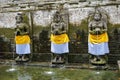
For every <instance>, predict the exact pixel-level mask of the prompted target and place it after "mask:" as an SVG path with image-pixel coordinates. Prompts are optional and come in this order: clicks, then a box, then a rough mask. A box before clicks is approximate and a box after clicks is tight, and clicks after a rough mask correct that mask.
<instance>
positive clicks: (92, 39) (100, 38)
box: [88, 33, 108, 44]
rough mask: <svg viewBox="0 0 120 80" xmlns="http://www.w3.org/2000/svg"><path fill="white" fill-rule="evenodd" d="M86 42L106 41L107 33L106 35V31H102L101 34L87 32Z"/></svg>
mask: <svg viewBox="0 0 120 80" xmlns="http://www.w3.org/2000/svg"><path fill="white" fill-rule="evenodd" d="M88 42H90V43H93V44H98V43H102V42H108V35H107V33H103V34H101V35H92V34H89V39H88Z"/></svg>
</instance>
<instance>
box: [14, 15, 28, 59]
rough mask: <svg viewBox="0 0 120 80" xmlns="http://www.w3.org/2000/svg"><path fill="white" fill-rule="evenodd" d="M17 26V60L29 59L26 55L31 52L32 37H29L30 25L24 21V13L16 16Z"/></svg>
mask: <svg viewBox="0 0 120 80" xmlns="http://www.w3.org/2000/svg"><path fill="white" fill-rule="evenodd" d="M15 19H16V28H15V43H16V53H17V54H18V57H17V58H16V59H15V60H16V61H27V60H29V58H28V57H26V56H25V55H27V54H28V55H29V54H30V37H29V27H28V25H27V24H26V23H24V22H23V14H22V13H18V14H17V16H16V18H15Z"/></svg>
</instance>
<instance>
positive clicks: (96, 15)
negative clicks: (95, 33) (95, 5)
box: [94, 13, 101, 21]
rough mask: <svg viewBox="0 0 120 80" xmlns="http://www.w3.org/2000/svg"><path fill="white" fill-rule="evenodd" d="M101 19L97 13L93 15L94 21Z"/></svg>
mask: <svg viewBox="0 0 120 80" xmlns="http://www.w3.org/2000/svg"><path fill="white" fill-rule="evenodd" d="M100 19H101V15H100V14H99V13H96V14H95V15H94V20H96V21H99V20H100Z"/></svg>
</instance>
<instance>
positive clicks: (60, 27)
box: [51, 11, 69, 62]
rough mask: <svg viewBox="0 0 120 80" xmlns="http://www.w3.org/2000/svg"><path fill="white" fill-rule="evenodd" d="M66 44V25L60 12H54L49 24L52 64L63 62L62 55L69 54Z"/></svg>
mask: <svg viewBox="0 0 120 80" xmlns="http://www.w3.org/2000/svg"><path fill="white" fill-rule="evenodd" d="M68 42H69V38H68V35H67V27H66V24H65V22H64V21H63V19H62V16H61V14H60V12H59V11H56V12H55V14H54V16H53V22H52V23H51V52H52V53H53V55H54V56H53V57H54V58H53V61H52V62H64V59H65V58H64V55H65V53H68V52H69V48H68Z"/></svg>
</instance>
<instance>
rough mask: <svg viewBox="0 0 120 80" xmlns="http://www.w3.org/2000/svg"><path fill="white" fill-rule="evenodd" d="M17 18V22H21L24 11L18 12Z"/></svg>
mask: <svg viewBox="0 0 120 80" xmlns="http://www.w3.org/2000/svg"><path fill="white" fill-rule="evenodd" d="M15 19H16V23H21V22H22V21H23V16H22V13H18V14H17V16H16V17H15Z"/></svg>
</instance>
